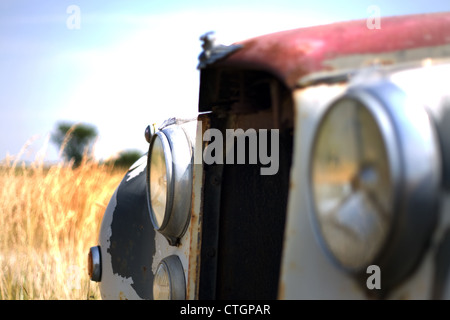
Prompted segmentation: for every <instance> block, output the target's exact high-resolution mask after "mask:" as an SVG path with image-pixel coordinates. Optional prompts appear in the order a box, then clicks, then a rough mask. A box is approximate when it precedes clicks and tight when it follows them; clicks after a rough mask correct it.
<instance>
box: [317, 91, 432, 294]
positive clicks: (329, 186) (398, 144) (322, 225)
mask: <svg viewBox="0 0 450 320" xmlns="http://www.w3.org/2000/svg"><path fill="white" fill-rule="evenodd" d="M440 170H441V163H440V153H439V147H438V143H437V138H436V135H435V131H434V127H433V126H432V124H431V122H430V119H429V117H428V115H427V113H426V111H425V110H424V108H423V107H422V106H420V105H417V104H416V103H415V102H413V101H409V100H408V99H407V97H406V95H405V93H404V92H402V91H401V90H400V89H398V88H397V87H395V86H394V85H392V84H390V83H387V82H383V83H381V84H378V85H376V86H373V87H370V88H359V89H352V90H350V91H349V92H348V93H347V94H346V95H345V96H344V97H342V98H340V99H338V100H337V101H335V102H334V103H333V104H332V105H331V106H330V107H329V108H328V109H327V110H326V112H325V113H324V115H323V117H322V119H321V121H320V123H319V125H318V127H317V131H316V135H315V138H314V142H313V147H312V152H311V160H310V171H309V172H310V190H311V199H312V203H313V221H314V225H315V227H316V234H317V235H318V239H319V242H320V243H321V245H322V247H323V248H324V249H325V251H326V252H327V253H328V256H330V257H331V259H332V260H333V261H334V262H336V263H337V264H338V265H339V266H340V267H342V268H343V269H345V270H347V271H349V272H352V273H355V274H365V271H366V268H367V266H369V265H371V264H376V265H379V266H380V268H381V270H382V272H383V282H384V284H385V286H386V287H389V286H390V285H393V284H395V283H398V281H400V279H402V278H403V277H404V276H406V275H407V274H408V272H410V271H411V269H412V268H413V266H414V265H415V263H416V262H417V260H418V258H419V256H420V254H421V253H422V252H423V249H424V248H425V246H426V244H427V241H428V240H429V238H430V236H431V233H432V228H433V227H434V225H435V221H436V216H437V215H436V204H437V194H438V190H439V189H438V188H439V181H440Z"/></svg>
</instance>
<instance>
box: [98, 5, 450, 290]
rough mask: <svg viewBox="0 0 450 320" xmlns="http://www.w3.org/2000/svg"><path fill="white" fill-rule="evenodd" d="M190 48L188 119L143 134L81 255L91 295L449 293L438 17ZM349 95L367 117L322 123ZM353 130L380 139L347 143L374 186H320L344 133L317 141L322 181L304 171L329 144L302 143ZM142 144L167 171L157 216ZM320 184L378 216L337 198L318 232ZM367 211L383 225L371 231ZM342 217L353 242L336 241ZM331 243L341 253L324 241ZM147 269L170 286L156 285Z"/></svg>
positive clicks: (447, 37) (445, 36) (338, 156)
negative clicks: (195, 56) (331, 218)
mask: <svg viewBox="0 0 450 320" xmlns="http://www.w3.org/2000/svg"><path fill="white" fill-rule="evenodd" d="M202 39H203V41H204V46H203V47H204V51H203V53H202V54H201V56H200V57H199V59H200V63H199V69H200V77H201V78H200V91H199V109H198V111H199V115H198V117H197V119H192V120H179V119H171V120H169V121H168V122H166V123H164V124H163V125H162V126H160V127H159V129H158V130H157V132H151V130H149V129H147V130H149V131H147V133H146V135H147V138H148V141H149V142H150V148H149V153H148V156H147V155H145V156H144V157H143V158H142V159H141V160H140V161H138V163H136V164H135V165H134V166H133V167H132V168H130V170H129V171H128V173H127V175H126V176H125V177H124V179H123V181H122V183H121V184H120V185H119V187H118V189H117V190H116V192H115V194H114V196H113V197H112V199H111V201H110V203H109V205H108V208H107V209H106V212H105V215H104V218H103V221H102V226H101V231H100V235H99V243H98V246H96V247H93V248H91V252H90V274H91V278H92V279H93V280H95V281H98V282H99V285H100V290H101V293H102V298H104V299H153V298H155V296H154V293H155V292H156V294H157V295H158V296H159V294H160V293H161V292H162V291H164V290H168V291H167V292H169V293H167V292H166V293H167V294H168V297H170V298H172V299H230V298H231V299H367V298H387V299H403V298H412V299H441V298H448V297H449V294H450V291H448V290H449V289H450V287H449V285H447V282H446V281H447V280H448V276H447V275H448V270H449V267H450V258H449V257H450V255H449V254H447V247H448V246H449V245H450V235H449V232H448V230H449V229H448V227H449V223H450V220H449V215H450V208H449V207H448V206H449V200H450V198H449V196H448V188H449V186H450V180H449V179H450V171H449V170H450V169H449V166H450V154H449V152H450V135H449V133H450V117H449V115H450V113H449V112H450V109H449V108H450V87H449V86H448V85H447V77H448V74H449V71H450V60H449V58H450V13H436V14H424V15H414V16H399V17H386V18H382V24H381V28H380V29H370V28H368V26H367V24H366V21H365V20H359V21H350V22H343V23H335V24H331V25H324V26H317V27H310V28H302V29H296V30H290V31H285V32H279V33H275V34H270V35H266V36H261V37H258V38H255V39H250V40H247V41H243V42H240V43H236V44H234V45H232V46H221V45H215V44H214V43H213V41H212V40H211V38H210V37H209V35H205V37H204V38H202ZM348 101H353V102H354V103H355V107H354V109H355V110H366V111H367V115H366V116H360V115H359V113H358V116H355V119H356V120H355V121H356V122H358V124H356V122H351V121H349V122H348V125H341V124H339V121H341V120H333V119H331V118H330V117H331V114H332V112H333V110H344V109H345V108H347V109H348V110H350V109H349V108H353V107H347V106H349V105H350V104H349V103H350V102H348ZM353 102H352V103H353ZM345 103H347V105H346V104H345ZM345 110H346V109H345ZM352 110H353V109H352ZM355 112H356V111H355ZM358 112H359V111H358ZM361 112H362V113H364V112H365V111H364V112H363V111H361ZM362 113H361V114H362ZM349 114H350V115H351V113H349ZM355 114H356V113H355ZM364 117H365V118H364ZM330 119H331V120H330ZM336 119H346V117H345V116H341V117H340V118H336ZM327 121H328V122H327ZM333 121H334V122H333ZM359 121H361V122H362V121H366V122H364V125H365V127H366V128H367V127H369V126H371V125H373V126H374V129H373V130H372V131H371V133H370V134H368V133H367V134H366V133H364V130H365V129H364V128H363V129H362V130H363V131H362V132H363V133H361V134H360V135H361V136H363V139H366V142H367V144H369V142H368V141H370V144H371V145H378V142H377V141H378V140H380V141H381V142H380V143H379V145H380V147H379V148H378V149H376V147H373V148H375V149H376V151H377V152H378V151H380V152H381V153H377V152H375V151H373V150H372V149H371V148H372V147H371V146H368V147H366V146H363V147H361V145H359V146H356V147H355V148H356V149H358V148H362V149H364V150H366V149H367V154H369V155H368V156H367V157H370V161H371V164H370V165H371V166H372V163H375V164H374V165H373V167H372V169H371V170H372V171H370V170H369V173H370V174H372V176H373V175H375V178H371V179H372V180H370V179H369V180H370V181H369V180H364V179H366V178H364V177H362V175H363V172H362V171H361V172H360V171H357V172H356V173H355V176H354V177H353V176H352V177H351V179H350V178H348V177H344V178H336V177H332V174H331V173H336V172H337V173H339V172H340V171H339V170H340V169H339V168H341V169H342V168H344V167H343V164H342V163H341V162H342V161H343V162H345V161H347V160H348V159H347V158H346V155H345V153H347V150H349V151H348V153H352V152H353V151H352V150H353V149H352V148H351V147H348V146H347V144H348V140H347V139H345V136H344V137H343V138H342V139H337V140H333V141H334V142H333V143H334V144H333V143H332V142H330V145H329V147H330V150H331V151H330V156H329V159H328V158H326V157H325V158H326V159H325V158H324V159H325V160H323V161H324V163H325V165H324V167H323V168H324V169H323V172H322V171H321V170H322V169H321V170H318V169H316V167H315V165H317V166H319V164H316V162H315V161H316V160H315V159H316V158H315V157H317V159H321V157H323V154H324V153H323V152H327V150H326V149H327V147H328V144H327V142H326V141H325V140H326V139H325V140H324V141H325V142H323V143H322V146H323V145H324V143H325V145H324V146H325V147H323V148H322V149H324V150H325V151H323V150H322V149H320V148H319V147H316V145H318V144H320V141H321V140H320V136H321V135H320V134H321V132H322V131H324V132H323V134H324V135H326V134H328V133H327V132H328V131H326V130H325V129H323V128H324V127H325V126H326V125H328V124H329V123H331V124H330V128H337V127H338V125H339V126H340V127H339V128H341V129H339V130H341V131H335V133H336V134H337V133H339V132H346V134H348V136H346V137H350V138H351V139H353V138H354V137H355V136H356V138H357V136H358V135H359V134H358V132H360V131H354V132H353V131H351V130H352V129H353V127H356V126H359ZM333 126H334V127H333ZM363 127H364V126H363ZM346 128H347V129H348V130H350V131H345V130H346ZM333 130H334V129H333ZM336 130H337V129H336ZM343 130H344V131H343ZM358 130H360V129H358ZM367 130H369V129H367ZM242 136H245V137H246V138H247V140H245V139H243V140H239V139H240V138H239V137H242ZM269 136H270V137H269ZM375 136H376V137H378V136H380V137H379V138H374V137H375ZM220 137H225V138H224V140H223V141H222V143H219V142H220V141H219V140H220ZM327 137H329V138H330V139H332V138H333V134H330V135H328V136H327ZM213 138H214V139H213ZM229 138H230V140H228V139H229ZM337 138H339V137H337ZM356 138H355V139H356ZM235 139H236V140H237V141H238V142H237V144H234V141H236V140H235ZM252 139H253V140H252ZM377 139H378V140H377ZM156 140H158V141H162V142H164V141H166V140H167V141H166V142H164V143H162V144H163V146H162V147H160V148H161V149H162V150H164V154H165V156H166V158H164V157H163V160H164V159H165V162H164V163H165V164H166V166H167V167H170V168H171V169H170V170H172V171H173V173H172V171H171V173H170V175H169V173H168V174H167V180H164V183H162V182H160V184H161V185H164V186H166V184H167V189H166V190H167V194H166V195H164V199H165V200H164V201H167V203H166V204H165V205H164V206H163V208H164V209H163V213H162V216H163V217H162V219H163V220H161V221H159V220H158V219H159V218H160V217H159V216H158V214H157V212H156V211H158V210H159V209H156V207H154V206H156V205H155V204H152V201H155V200H154V199H155V197H153V195H152V190H154V187H151V186H150V185H151V184H152V183H153V180H152V179H153V178H152V177H151V175H150V173H149V171H150V170H149V168H150V166H153V165H156V164H154V163H152V156H151V155H152V150H153V149H154V150H157V148H159V147H157V146H156V144H157V142H155V141H156ZM239 141H241V142H239ZM330 141H331V140H330ZM336 141H338V142H339V141H340V142H339V143H342V149H340V148H341V145H339V143H338V142H336ZM230 142H232V143H233V145H231V148H230V145H227V143H230ZM160 143H161V142H160ZM239 143H241V144H239ZM252 143H254V145H252ZM362 143H363V144H364V141H363V142H362ZM164 144H166V145H165V146H164ZM256 146H257V147H256ZM253 147H255V148H253ZM152 148H153V149H152ZM318 148H319V149H320V150H322V151H320V150H319V149H318ZM181 149H182V150H184V151H183V152H181V151H179V150H181ZM375 149H374V150H375ZM175 150H177V151H175ZM212 150H214V152H213V151H212ZM230 150H234V151H230ZM242 150H244V153H245V156H243V157H242V158H240V155H239V152H241V153H242ZM317 150H319V151H317ZM342 150H344V151H342ZM364 150H363V151H364ZM155 152H156V151H155ZM167 152H169V153H171V154H170V158H167V157H168V156H167V155H166V153H167ZM230 152H231V154H232V157H230V158H227V156H228V155H229V154H230ZM321 152H322V153H321ZM364 152H366V151H364ZM364 152H363V153H364ZM186 155H187V156H188V163H186V159H181V158H183V157H186ZM377 157H379V158H377ZM156 158H157V156H156V155H155V156H154V159H156ZM342 159H344V160H342ZM155 161H156V160H155ZM340 161H341V162H340ZM347 162H349V163H350V162H351V161H350V160H348V161H347ZM318 163H319V162H318ZM339 166H341V167H339ZM180 167H181V168H182V169H180V170H179V169H178V168H180ZM164 168H165V169H166V170H169V169H167V168H166V167H164ZM319 168H322V167H320V166H319ZM335 168H338V169H339V170H338V169H336V170H337V171H333V170H335ZM373 168H375V169H373ZM380 168H384V169H380ZM155 170H156V169H155ZM170 170H169V171H170ZM352 170H353V169H352ZM355 170H356V169H355ZM361 170H362V169H361ZM377 170H378V171H377ZM383 170H384V171H383ZM343 171H345V170H343ZM154 172H156V171H154ZM327 173H330V174H327ZM364 174H366V173H365V172H364ZM384 175H385V176H386V179H385V180H386V181H387V182H386V184H382V182H380V181H381V180H382V179H384V178H383V177H384ZM165 177H166V176H164V179H165ZM347 178H348V179H347ZM333 179H334V180H333ZM373 179H374V180H373ZM344 180H345V183H344ZM347 180H349V181H347ZM350 180H351V181H350ZM354 180H357V181H356V182H355V181H354ZM323 181H325V182H323ZM336 181H337V182H336ZM371 181H372V182H371ZM383 181H384V180H383ZM347 182H348V183H347ZM370 183H372V185H370ZM324 185H325V187H327V188H328V187H329V188H335V189H336V187H337V186H338V185H339V188H341V187H342V190H344V189H345V190H347V189H348V190H350V191H345V190H344V191H345V192H347V193H346V194H348V195H349V197H363V198H364V197H366V198H367V197H368V196H367V195H370V196H373V194H372V193H370V192H372V191H373V192H374V193H375V194H376V197H378V198H377V199H378V200H380V201H381V202H383V203H384V202H385V203H386V206H383V208H382V209H379V207H378V209H377V208H375V209H374V208H373V206H372V204H373V203H372V202H370V201H371V200H367V199H366V198H364V199H366V200H361V201H360V202H358V201H359V200H358V201H357V200H354V201H353V204H352V205H351V206H350V205H349V206H350V207H351V208H353V209H351V210H350V209H346V208H347V207H345V208H344V205H343V204H342V205H341V204H339V205H338V207H337V209H335V211H333V213H332V214H335V215H336V217H337V218H336V219H337V221H338V222H337V223H338V224H339V223H340V224H341V225H340V227H339V228H340V229H339V228H338V227H335V226H334V225H327V226H328V228H334V229H326V230H332V231H330V232H328V231H325V229H324V228H325V227H324V226H325V225H326V224H327V222H326V221H325V220H324V219H326V218H324V217H325V216H326V214H322V215H321V213H320V212H321V210H322V209H321V208H322V207H323V206H325V204H326V205H330V203H332V202H333V201H335V200H336V199H337V197H338V196H336V195H333V196H329V191H325V192H324V191H323V190H322V189H320V188H323V186H324ZM361 185H362V187H361ZM380 186H387V189H388V191H386V190H382V189H383V188H382V187H380ZM152 188H153V189H152ZM164 188H166V187H164ZM371 188H372V189H371ZM321 190H322V191H321ZM367 190H369V191H370V192H369V191H367ZM344 191H342V192H344ZM333 192H335V191H333ZM321 197H322V198H321ZM327 197H328V198H327ZM335 198H336V199H335ZM369 198H370V197H369ZM320 199H325V200H323V201H322V203H321V202H320V201H321V200H320ZM346 199H347V198H342V199H341V200H342V202H345V201H347V200H346ZM353 199H356V198H353ZM358 199H359V198H358ZM361 199H362V198H361ZM344 200H345V201H344ZM169 202H170V205H169ZM371 203H372V204H371ZM385 209H386V210H385ZM377 210H379V212H383V214H384V215H385V216H384V218H383V219H384V220H383V219H382V220H380V221H378V220H376V221H378V222H373V221H375V220H374V219H375V218H373V217H372V216H370V215H371V214H373V216H374V217H375V216H376V214H375V213H376V212H378V211H377ZM341 211H342V212H341ZM374 212H375V213H374ZM355 213H356V214H361V215H363V216H364V215H365V218H364V219H362V218H359V216H355V215H354V214H355ZM339 215H340V216H339ZM367 217H369V218H367ZM339 219H341V220H339ZM352 219H353V220H352ZM361 219H362V220H361ZM344 220H345V221H344ZM324 221H325V222H324ZM352 223H359V224H360V226H357V227H355V228H356V229H357V230H356V231H357V234H359V235H358V237H359V238H355V239H360V240H356V241H353V240H346V235H345V233H346V232H347V233H350V231H348V230H350V229H352V228H353V227H354V226H353V225H352ZM343 226H344V227H345V228H347V229H348V230H347V231H342V230H341V229H343V228H342V227H343ZM379 226H381V227H379ZM353 231H354V230H353ZM353 231H352V232H353ZM366 231H367V232H370V235H371V236H370V238H369V236H366V235H365V234H364V232H366ZM334 235H336V237H337V236H340V237H341V238H340V239H339V240H338V239H337V238H336V241H335V242H336V243H338V242H339V243H341V242H340V241H342V243H345V244H346V245H339V246H337V247H334V244H333V242H334V240H333V236H334ZM327 237H328V238H327ZM352 237H356V236H354V235H352ZM351 239H354V238H351ZM366 239H369V240H370V239H372V240H373V239H374V240H373V241H374V242H376V243H377V244H376V245H373V243H371V242H370V241H372V240H370V241H369V240H367V241H368V242H367V244H366V242H364V241H366ZM345 241H347V242H345ZM352 241H353V242H355V244H353V242H352ZM372 247H373V248H372ZM352 250H353V251H355V252H356V251H357V250H361V252H363V253H362V254H357V253H354V252H352ZM370 250H373V255H372V254H371V253H370V254H369V253H367V252H369V251H370ZM370 252H371V251H370ZM361 255H364V259H363V258H361V257H360V256H361ZM349 257H350V258H349ZM352 259H353V260H355V261H359V260H358V259H361V261H363V262H361V263H359V262H358V263H357V262H354V263H353V260H352ZM366 260H367V261H366ZM161 265H162V266H161ZM159 272H165V275H166V278H164V277H162V278H159V280H158V281H163V282H164V281H167V283H166V284H165V286H166V287H168V288H166V287H164V285H163V284H161V283H162V282H161V283H159V282H158V283H159V284H158V285H157V286H159V287H158V289H154V281H155V274H158V273H159ZM380 276H381V278H380ZM373 277H378V278H373ZM163 278H164V279H165V280H164V279H163ZM167 278H168V279H169V280H167ZM161 279H162V280H161ZM372 281H375V282H374V283H375V284H374V283H372ZM373 284H374V285H373ZM154 290H156V291H154Z"/></svg>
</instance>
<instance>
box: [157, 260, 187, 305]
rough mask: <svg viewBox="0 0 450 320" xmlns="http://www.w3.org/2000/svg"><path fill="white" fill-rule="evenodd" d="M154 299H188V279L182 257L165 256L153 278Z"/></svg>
mask: <svg viewBox="0 0 450 320" xmlns="http://www.w3.org/2000/svg"><path fill="white" fill-rule="evenodd" d="M153 299H155V300H184V299H186V280H185V277H184V271H183V266H182V264H181V261H180V258H178V257H177V256H175V255H171V256H168V257H166V258H164V259H163V260H162V261H161V262H160V263H159V264H158V267H157V269H156V273H155V277H154V278H153Z"/></svg>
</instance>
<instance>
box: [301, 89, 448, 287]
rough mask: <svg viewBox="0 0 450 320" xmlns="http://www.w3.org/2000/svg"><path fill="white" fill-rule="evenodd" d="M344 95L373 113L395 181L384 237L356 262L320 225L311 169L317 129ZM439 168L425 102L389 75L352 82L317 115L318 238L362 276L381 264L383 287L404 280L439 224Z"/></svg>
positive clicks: (314, 214) (310, 193)
mask: <svg viewBox="0 0 450 320" xmlns="http://www.w3.org/2000/svg"><path fill="white" fill-rule="evenodd" d="M345 99H350V100H353V101H357V102H358V103H359V104H361V105H362V106H363V107H365V108H366V109H367V110H368V111H369V112H370V114H371V115H372V117H373V118H374V119H375V121H376V123H377V125H378V128H379V131H380V133H381V136H382V138H383V142H384V146H385V150H386V153H387V158H388V165H389V168H390V176H391V186H392V200H393V202H392V203H391V207H390V208H391V211H392V214H391V216H390V226H389V228H388V231H387V233H386V235H385V237H384V240H383V243H382V244H381V246H380V247H379V249H378V251H377V253H376V254H375V255H374V256H373V258H372V259H370V261H369V262H368V263H365V264H364V265H360V266H358V267H348V266H344V265H343V264H342V263H341V262H340V261H339V259H337V258H336V256H335V255H334V253H333V252H332V251H331V250H330V246H329V244H328V243H327V241H326V240H325V238H324V236H323V234H322V231H321V227H320V221H319V218H318V217H317V211H318V210H317V204H316V203H315V200H314V197H315V196H314V187H313V185H314V181H313V173H312V172H313V168H314V154H315V148H316V146H317V139H318V134H319V131H320V128H321V127H322V124H323V122H324V121H325V119H326V116H327V115H328V114H329V112H331V110H332V109H333V108H334V107H335V106H336V105H337V104H339V102H342V101H343V100H345ZM411 141H414V144H413V147H412V145H411ZM418 155H420V157H418ZM441 170H442V169H441V162H440V148H439V141H438V138H437V134H436V131H435V127H434V126H433V123H432V121H431V120H430V117H429V115H428V113H427V112H426V110H425V108H424V107H423V106H422V105H419V104H418V103H417V102H416V101H410V100H408V97H407V95H406V93H405V92H403V91H401V90H400V89H399V88H398V87H396V86H395V85H394V84H392V83H390V82H388V81H386V80H384V81H380V82H379V83H376V84H372V85H368V86H358V87H351V88H349V89H348V91H347V92H346V93H345V94H344V95H343V96H341V97H339V98H338V99H336V100H335V101H334V102H333V103H331V104H330V105H329V106H328V107H327V108H326V109H325V111H324V112H323V115H322V116H321V118H320V120H319V121H318V123H317V127H316V128H315V133H314V135H313V139H312V144H311V149H310V154H309V162H308V198H309V199H310V200H309V201H310V204H311V205H310V208H311V210H310V219H311V222H312V226H313V230H314V235H315V237H316V240H317V242H318V243H319V245H320V247H321V248H322V249H323V251H324V252H325V254H326V256H327V257H328V259H329V260H330V261H332V263H333V264H334V265H335V266H337V267H338V268H340V269H341V270H343V271H345V272H347V273H350V274H352V275H354V276H356V277H357V278H360V279H361V280H364V281H365V279H367V273H366V270H367V267H368V266H369V265H378V266H379V267H380V269H381V272H383V283H384V286H385V288H390V287H392V286H394V285H395V284H397V283H399V282H401V280H402V279H404V278H405V277H406V276H407V275H408V274H410V272H411V271H412V270H413V269H414V267H415V266H416V265H417V262H418V261H419V259H420V257H421V256H422V254H423V252H424V250H425V248H426V246H427V243H428V241H429V239H430V237H431V235H432V232H433V229H434V227H435V224H436V220H437V209H436V208H437V206H438V196H437V194H438V193H439V192H438V191H439V186H440V178H441ZM415 171H416V172H415ZM424 181H426V182H427V185H426V186H425V187H424V186H423V185H421V184H422V183H423V182H424ZM424 213H427V214H424ZM364 285H365V282H364Z"/></svg>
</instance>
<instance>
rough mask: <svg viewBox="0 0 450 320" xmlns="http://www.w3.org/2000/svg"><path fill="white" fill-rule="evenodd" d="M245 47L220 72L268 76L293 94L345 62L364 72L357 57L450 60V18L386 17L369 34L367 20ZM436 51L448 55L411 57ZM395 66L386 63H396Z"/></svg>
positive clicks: (299, 31)
mask: <svg viewBox="0 0 450 320" xmlns="http://www.w3.org/2000/svg"><path fill="white" fill-rule="evenodd" d="M239 44H241V45H243V48H242V49H240V50H237V51H236V52H235V53H233V54H231V55H230V56H228V57H227V58H225V59H223V60H220V61H218V62H216V63H215V64H214V66H227V67H244V68H252V69H258V70H265V71H268V72H271V73H273V74H275V75H276V76H278V77H279V78H280V79H281V80H282V81H284V82H285V84H286V85H287V86H288V87H290V88H293V87H295V86H296V85H297V84H298V82H299V80H300V79H301V78H302V77H304V76H306V75H309V74H311V73H314V72H318V71H331V70H336V69H339V68H340V66H336V65H335V64H333V63H330V61H333V60H336V59H338V60H339V58H348V59H347V60H346V67H349V66H350V67H351V68H358V67H360V66H361V59H352V57H356V56H360V57H361V55H362V56H363V57H364V56H366V55H367V56H369V55H370V56H371V57H372V58H374V56H373V55H375V57H376V56H377V55H379V56H380V57H381V58H383V56H384V58H383V59H386V58H385V57H386V54H387V53H391V52H395V53H396V54H397V55H396V57H405V56H406V57H409V58H407V59H406V60H408V59H409V60H410V59H415V60H417V59H424V58H427V57H428V55H430V52H431V51H433V54H432V55H433V56H432V57H433V58H436V57H437V56H439V57H445V56H447V57H450V50H449V49H450V12H446V13H432V14H421V15H408V16H397V17H381V28H380V29H369V28H368V27H367V21H366V20H356V21H349V22H341V23H334V24H329V25H322V26H315V27H308V28H300V29H294V30H289V31H283V32H277V33H273V34H268V35H264V36H260V37H257V38H253V39H249V40H246V41H243V42H240V43H239ZM445 45H449V47H445ZM442 46H444V47H442ZM434 47H442V49H441V50H437V51H436V50H420V52H419V51H418V52H416V53H415V54H410V55H409V56H408V55H407V54H405V53H407V51H410V50H414V49H418V48H425V49H426V48H430V49H432V48H434ZM416 51H417V50H416ZM436 52H437V53H436ZM436 55H437V56H436ZM388 56H389V55H388ZM341 60H342V59H341ZM353 60H354V62H352V61H353ZM395 60H396V59H392V60H390V61H383V63H395V62H397V61H395ZM399 60H400V59H399ZM403 60H405V59H403ZM342 68H344V67H342Z"/></svg>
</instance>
